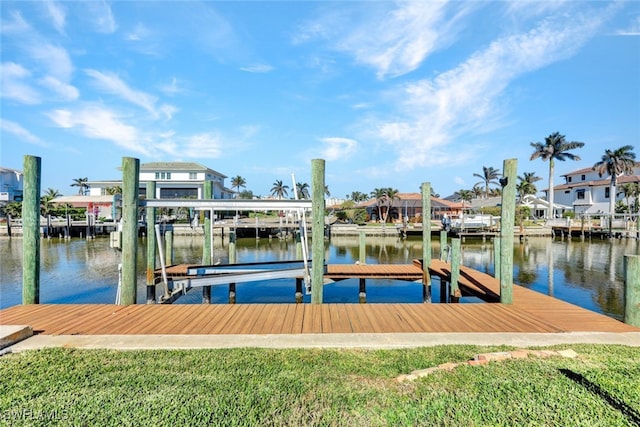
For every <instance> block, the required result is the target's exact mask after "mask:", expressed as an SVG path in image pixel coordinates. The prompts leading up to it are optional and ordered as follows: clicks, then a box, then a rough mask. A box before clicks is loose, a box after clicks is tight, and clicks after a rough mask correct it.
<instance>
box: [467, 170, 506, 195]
mask: <svg viewBox="0 0 640 427" xmlns="http://www.w3.org/2000/svg"><path fill="white" fill-rule="evenodd" d="M473 176H477V177H478V178H481V179H482V181H480V182H478V183H477V184H476V185H481V184H484V198H485V199H486V198H487V197H489V185H491V184H496V185H497V184H498V178H499V177H500V169H495V168H494V167H491V166H490V167H486V166H482V174H479V173H474V174H473Z"/></svg>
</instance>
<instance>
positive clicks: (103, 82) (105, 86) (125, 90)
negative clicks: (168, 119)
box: [85, 69, 157, 116]
mask: <svg viewBox="0 0 640 427" xmlns="http://www.w3.org/2000/svg"><path fill="white" fill-rule="evenodd" d="M85 73H87V75H89V76H90V77H92V78H93V79H94V80H95V82H96V85H97V86H98V88H99V89H100V90H103V91H104V92H107V93H110V94H113V95H117V96H119V97H121V98H122V99H124V100H126V101H129V102H131V103H132V104H134V105H137V106H139V107H142V108H144V109H145V110H147V111H148V112H149V113H151V114H153V115H154V116H157V112H156V108H155V103H156V100H157V98H156V97H154V96H152V95H149V94H147V93H144V92H142V91H138V90H135V89H132V88H130V87H129V86H128V85H127V84H126V83H125V82H124V81H123V80H122V79H120V77H118V76H117V75H115V74H114V73H102V72H100V71H96V70H91V69H88V70H85Z"/></svg>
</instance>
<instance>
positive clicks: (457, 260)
mask: <svg viewBox="0 0 640 427" xmlns="http://www.w3.org/2000/svg"><path fill="white" fill-rule="evenodd" d="M461 260H462V244H461V239H459V238H455V239H451V284H450V289H449V295H450V296H451V302H458V300H459V299H460V297H461V296H462V294H461V293H460V287H459V286H458V280H460V265H462V262H461Z"/></svg>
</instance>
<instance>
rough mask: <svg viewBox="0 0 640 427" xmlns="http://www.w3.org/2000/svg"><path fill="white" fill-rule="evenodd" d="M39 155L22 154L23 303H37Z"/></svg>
mask: <svg viewBox="0 0 640 427" xmlns="http://www.w3.org/2000/svg"><path fill="white" fill-rule="evenodd" d="M41 165H42V161H41V159H40V157H36V156H24V161H23V173H24V183H23V186H22V304H39V303H40V183H41Z"/></svg>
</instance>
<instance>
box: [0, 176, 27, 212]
mask: <svg viewBox="0 0 640 427" xmlns="http://www.w3.org/2000/svg"><path fill="white" fill-rule="evenodd" d="M23 181H24V179H23V173H22V171H19V170H16V169H10V168H4V167H0V206H4V205H6V204H7V203H11V202H21V201H22V185H23Z"/></svg>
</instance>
